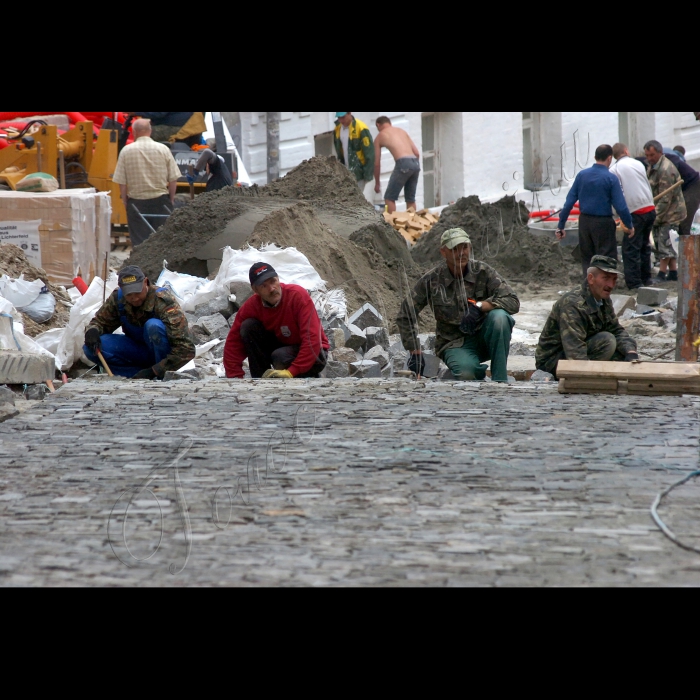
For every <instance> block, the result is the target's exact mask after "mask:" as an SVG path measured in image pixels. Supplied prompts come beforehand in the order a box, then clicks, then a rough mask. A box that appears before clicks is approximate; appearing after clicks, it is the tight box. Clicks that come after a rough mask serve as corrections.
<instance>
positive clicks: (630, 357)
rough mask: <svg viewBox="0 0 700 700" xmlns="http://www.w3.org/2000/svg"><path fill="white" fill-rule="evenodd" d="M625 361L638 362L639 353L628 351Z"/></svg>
mask: <svg viewBox="0 0 700 700" xmlns="http://www.w3.org/2000/svg"><path fill="white" fill-rule="evenodd" d="M625 362H639V355H638V354H637V353H636V352H628V353H627V357H625Z"/></svg>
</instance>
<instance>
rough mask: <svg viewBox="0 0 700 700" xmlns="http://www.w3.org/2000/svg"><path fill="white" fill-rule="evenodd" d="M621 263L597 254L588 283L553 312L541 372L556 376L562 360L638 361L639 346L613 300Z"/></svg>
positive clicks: (544, 339)
mask: <svg viewBox="0 0 700 700" xmlns="http://www.w3.org/2000/svg"><path fill="white" fill-rule="evenodd" d="M618 274H619V273H618V267H617V262H616V261H615V260H614V259H613V258H607V257H604V256H601V255H597V256H596V257H594V258H593V260H591V267H590V269H589V270H588V280H587V282H585V283H584V284H583V285H582V286H580V287H577V288H576V289H574V290H573V291H571V292H568V293H567V294H565V295H564V296H563V297H562V298H561V299H559V301H557V303H556V304H555V305H554V308H553V309H552V313H551V314H550V316H549V319H548V320H547V324H546V325H545V327H544V331H542V336H541V337H540V343H539V346H538V347H537V354H536V362H537V369H539V370H542V371H543V372H549V373H550V374H553V375H554V376H556V374H557V366H558V365H559V362H560V361H561V360H589V361H592V362H611V361H612V362H634V361H636V360H638V359H639V355H638V354H637V344H636V343H635V341H634V340H633V339H632V337H631V336H630V335H629V333H628V332H627V331H626V330H625V329H624V328H623V327H622V326H621V325H620V322H619V321H618V320H617V316H616V315H615V310H614V308H613V305H612V301H610V295H611V294H612V293H613V291H614V290H615V287H616V285H617V278H618Z"/></svg>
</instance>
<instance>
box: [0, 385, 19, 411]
mask: <svg viewBox="0 0 700 700" xmlns="http://www.w3.org/2000/svg"><path fill="white" fill-rule="evenodd" d="M16 398H17V397H16V395H15V392H14V391H12V389H10V388H8V387H6V386H0V405H4V404H10V405H12V406H14V405H15V400H16Z"/></svg>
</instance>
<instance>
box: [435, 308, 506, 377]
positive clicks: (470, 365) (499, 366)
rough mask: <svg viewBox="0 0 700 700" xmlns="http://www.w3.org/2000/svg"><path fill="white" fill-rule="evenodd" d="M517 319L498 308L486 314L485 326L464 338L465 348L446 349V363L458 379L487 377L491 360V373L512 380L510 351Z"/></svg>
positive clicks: (493, 375)
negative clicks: (486, 363)
mask: <svg viewBox="0 0 700 700" xmlns="http://www.w3.org/2000/svg"><path fill="white" fill-rule="evenodd" d="M514 327H515V319H514V318H513V317H512V316H510V315H509V314H507V313H506V312H505V311H503V310H502V309H495V310H494V311H492V312H491V313H490V314H488V315H487V316H486V320H485V321H484V325H483V326H482V327H481V330H480V331H479V332H478V333H477V334H476V335H475V336H473V337H471V338H465V339H464V345H462V347H461V348H453V349H452V350H447V351H446V352H445V364H446V365H447V366H448V367H449V368H450V370H451V371H452V374H454V376H455V377H457V379H458V380H460V381H464V382H471V381H474V380H475V379H476V380H477V381H482V380H483V379H485V378H486V369H487V367H486V365H483V364H481V363H482V362H485V361H486V360H491V377H492V379H493V381H494V382H503V383H507V382H508V354H509V353H510V339H511V337H512V335H513V328H514Z"/></svg>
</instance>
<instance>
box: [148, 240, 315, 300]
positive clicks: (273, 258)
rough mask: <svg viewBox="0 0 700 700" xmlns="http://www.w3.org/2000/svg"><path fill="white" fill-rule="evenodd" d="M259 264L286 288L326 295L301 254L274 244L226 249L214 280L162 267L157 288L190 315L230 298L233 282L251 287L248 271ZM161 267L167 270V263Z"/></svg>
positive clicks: (310, 265) (294, 249)
mask: <svg viewBox="0 0 700 700" xmlns="http://www.w3.org/2000/svg"><path fill="white" fill-rule="evenodd" d="M260 261H263V262H266V263H268V264H270V265H272V267H274V268H275V270H276V271H277V273H278V274H279V276H280V280H281V281H282V282H284V283H285V284H298V285H299V286H300V287H304V289H308V290H309V291H310V292H314V291H322V292H325V291H326V283H325V282H324V281H323V280H322V279H321V277H320V275H319V274H318V272H316V270H315V269H314V267H313V265H312V264H311V263H310V262H309V259H308V258H307V257H306V256H305V255H304V254H303V253H300V252H299V251H298V250H297V249H296V248H278V247H277V246H276V245H275V244H274V243H270V244H268V245H266V246H263V247H262V248H261V249H260V250H257V249H256V248H251V247H249V248H248V249H247V250H233V249H232V248H230V247H227V248H225V249H224V257H223V260H222V262H221V268H220V269H219V274H218V275H217V276H216V279H214V280H205V279H202V278H200V277H192V276H191V275H181V274H179V273H177V272H171V271H170V270H168V269H167V267H165V269H164V270H163V272H162V273H161V275H160V277H159V278H158V282H157V286H159V287H166V288H168V289H170V290H171V291H172V292H173V294H175V296H176V297H177V299H178V301H179V302H180V306H182V309H183V311H188V312H192V311H194V310H195V308H196V307H197V306H199V305H200V304H205V303H206V302H208V301H211V300H212V299H217V298H219V297H223V296H229V294H230V289H229V285H230V284H231V283H232V282H244V283H245V284H250V277H249V273H250V268H251V267H252V266H253V265H254V264H255V263H256V262H260ZM164 265H166V266H167V261H166V262H165V263H164Z"/></svg>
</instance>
